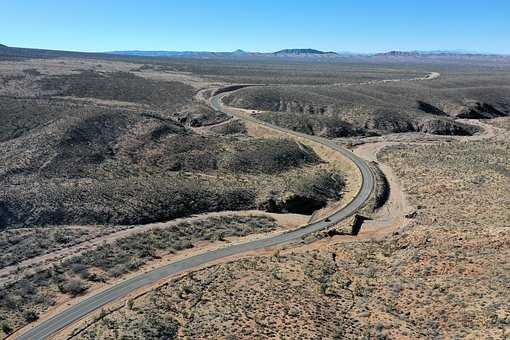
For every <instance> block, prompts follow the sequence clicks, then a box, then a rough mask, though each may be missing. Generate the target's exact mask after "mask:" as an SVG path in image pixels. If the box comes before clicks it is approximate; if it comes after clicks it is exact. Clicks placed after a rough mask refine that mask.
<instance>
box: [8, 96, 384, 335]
mask: <svg viewBox="0 0 510 340" xmlns="http://www.w3.org/2000/svg"><path fill="white" fill-rule="evenodd" d="M235 89H236V88H232V89H230V90H235ZM226 92H227V91H223V92H222V93H220V94H217V95H215V96H214V97H213V98H212V99H211V106H212V107H213V108H214V109H216V110H218V111H222V112H224V113H227V114H229V115H233V116H236V117H238V118H240V119H243V120H247V121H250V122H253V123H257V124H261V125H264V126H266V127H268V128H271V129H274V130H277V131H281V132H284V133H287V134H292V135H295V136H299V137H301V138H306V139H309V140H312V141H314V142H316V143H320V144H322V145H325V146H327V147H329V148H331V149H333V150H335V151H337V152H339V153H341V154H342V155H343V156H345V157H347V158H349V159H350V160H352V161H353V162H354V164H356V166H357V167H358V168H359V170H360V172H361V175H362V184H361V188H360V190H359V192H358V194H357V195H356V197H355V198H354V199H353V200H352V201H351V202H350V203H349V204H347V205H346V206H345V207H343V208H342V209H340V210H338V211H336V212H335V213H333V214H332V215H330V216H328V217H327V218H324V219H322V220H320V221H317V222H314V223H311V224H308V225H306V226H303V227H301V228H299V229H296V230H292V231H289V232H286V233H282V234H279V235H276V236H273V237H268V238H265V239H258V240H255V241H250V242H246V243H240V244H235V245H231V246H228V247H225V248H221V249H217V250H213V251H210V252H207V253H203V254H199V255H194V256H191V257H188V258H185V259H182V260H179V261H176V262H173V263H170V264H167V265H165V266H163V267H159V268H157V269H154V270H151V271H149V272H146V273H142V274H140V275H138V276H135V277H132V278H130V279H127V280H125V281H122V282H120V283H118V284H115V285H113V286H111V287H109V288H108V289H106V290H104V291H101V292H99V293H97V294H95V295H92V296H91V297H89V298H87V299H85V300H83V301H81V302H79V303H77V304H74V305H72V306H70V307H69V308H67V309H65V310H63V311H62V312H60V313H58V314H56V315H54V316H53V317H51V318H49V319H47V320H44V321H42V322H41V323H39V324H37V325H35V326H34V327H33V328H32V329H30V330H27V331H26V332H25V333H24V334H20V335H18V336H17V339H22V340H28V339H30V340H40V339H47V338H49V337H50V336H51V335H52V334H54V333H56V332H58V331H59V330H61V329H63V328H64V327H66V326H68V325H70V324H72V323H73V322H75V321H77V320H79V319H81V318H83V317H84V316H86V315H87V314H89V313H91V312H93V311H95V310H97V309H98V308H101V307H102V306H104V305H106V304H108V303H110V302H112V301H115V300H118V299H120V298H122V297H124V296H126V295H127V294H129V293H131V292H133V291H135V290H137V289H139V288H141V287H143V286H146V285H150V284H153V283H155V282H157V281H159V280H161V279H163V278H166V277H168V276H171V275H174V274H178V273H181V272H184V271H187V270H190V269H193V268H197V267H199V266H202V265H205V264H207V263H210V262H212V261H216V260H219V259H222V258H225V257H228V256H232V255H237V254H241V253H245V252H249V251H254V250H257V249H262V248H267V247H272V246H276V245H282V244H286V243H290V242H293V241H296V240H299V239H301V238H302V237H303V236H306V235H308V234H310V233H313V232H316V231H319V230H321V229H324V228H327V227H329V226H331V225H334V224H336V223H338V222H339V221H342V220H344V219H345V218H347V217H349V216H351V215H352V214H354V213H355V212H356V211H357V210H358V209H360V208H361V207H363V205H364V204H365V202H366V201H367V200H368V199H369V197H370V194H371V193H372V191H373V188H374V186H375V181H374V177H373V174H372V172H371V170H370V168H369V167H368V165H367V164H366V163H365V162H364V161H363V160H362V159H361V158H359V157H358V156H356V155H354V154H353V153H352V152H350V151H349V150H347V149H344V148H342V147H340V146H338V145H336V144H335V143H334V142H331V141H328V140H326V139H323V138H320V137H317V136H310V135H305V134H302V133H299V132H295V131H291V130H287V129H284V128H281V127H278V126H275V125H271V124H269V123H266V122H262V121H259V120H257V119H255V118H253V117H246V116H244V115H241V114H239V113H237V112H236V109H234V108H229V107H226V106H224V105H223V103H222V101H221V99H222V97H223V96H224V95H225V94H226Z"/></svg>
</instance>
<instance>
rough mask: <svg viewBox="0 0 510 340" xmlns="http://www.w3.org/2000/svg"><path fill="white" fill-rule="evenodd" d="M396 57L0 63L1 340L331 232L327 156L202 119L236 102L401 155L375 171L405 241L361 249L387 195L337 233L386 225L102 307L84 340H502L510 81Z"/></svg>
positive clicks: (49, 55) (8, 53)
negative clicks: (317, 227)
mask: <svg viewBox="0 0 510 340" xmlns="http://www.w3.org/2000/svg"><path fill="white" fill-rule="evenodd" d="M235 53H237V54H243V53H244V52H242V51H237V52H235ZM282 53H283V54H296V53H297V54H302V53H304V54H314V53H315V54H316V52H314V51H292V50H289V51H284V52H282ZM320 55H322V54H320ZM402 57H405V58H408V57H410V56H401V55H400V54H395V55H387V56H374V59H373V60H371V61H370V62H367V61H366V60H365V61H360V60H358V59H342V58H339V59H338V60H337V58H336V57H335V58H334V59H335V60H330V59H329V57H328V55H327V54H326V55H325V59H324V60H322V61H321V62H310V61H303V60H300V59H299V58H296V59H292V58H286V57H282V58H281V59H278V58H275V59H271V60H263V61H261V60H248V59H236V60H231V59H221V58H216V59H210V60H208V59H204V60H190V59H186V58H180V59H173V58H147V57H137V56H114V55H100V54H83V53H72V52H55V51H45V50H29V49H13V48H8V47H2V46H0V119H1V121H2V124H1V125H0V164H1V165H0V185H1V186H2V189H3V190H1V191H0V245H2V249H3V250H4V252H3V254H2V255H0V270H4V272H5V273H8V276H9V277H8V278H6V277H5V275H4V276H2V277H1V279H2V282H7V283H6V284H5V285H3V286H2V289H1V290H0V337H4V336H5V335H7V334H10V333H12V332H13V331H15V330H16V329H18V328H19V327H21V326H23V325H26V324H28V323H31V322H34V321H36V320H38V318H44V317H47V316H48V315H49V314H48V313H52V312H54V311H55V310H58V309H59V308H62V307H63V306H66V305H67V304H70V303H73V302H75V301H77V299H80V298H81V297H82V296H83V295H84V294H89V293H92V292H95V291H96V290H97V289H102V288H105V287H108V286H110V285H112V284H114V283H115V282H120V281H122V280H124V279H125V278H127V277H129V276H130V275H135V274H136V273H139V272H141V271H145V270H148V269H149V268H152V267H157V266H162V265H164V264H167V263H170V262H172V261H175V260H176V259H177V258H181V257H186V256H191V255H193V254H196V253H197V252H198V253H199V252H201V251H207V250H209V249H214V247H223V246H224V245H225V244H226V243H230V242H239V241H240V240H244V241H245V240H246V239H249V238H250V237H253V238H256V237H262V234H264V235H265V234H267V233H280V232H284V230H286V229H288V228H295V227H298V226H299V225H301V224H303V223H306V222H304V221H308V220H314V219H317V218H322V217H321V216H322V215H321V213H318V214H316V212H317V211H318V210H320V209H322V208H326V209H323V210H322V213H324V211H326V212H327V211H330V210H328V209H333V208H335V207H336V204H343V203H345V202H344V201H343V200H345V199H350V198H352V197H353V196H354V195H355V194H356V192H354V191H355V190H353V189H352V188H354V187H355V185H354V184H355V179H354V178H352V177H354V176H352V177H349V176H348V175H347V174H348V173H349V174H350V172H346V171H345V169H346V168H345V167H342V164H340V163H341V162H336V163H335V162H333V161H330V159H329V158H328V157H327V152H325V151H324V150H320V149H318V148H317V149H312V148H310V147H309V146H307V145H305V144H303V143H302V142H301V141H296V140H291V139H287V138H280V137H276V136H275V135H274V134H271V133H268V132H267V131H264V130H263V129H261V130H257V129H256V127H254V126H253V125H250V124H248V123H245V122H243V121H241V120H239V119H233V118H230V117H228V116H227V115H226V114H224V113H221V112H217V111H214V110H213V109H211V108H210V107H209V106H208V105H207V98H208V97H209V96H210V95H211V94H212V93H214V91H215V90H216V89H217V88H218V87H219V86H221V85H226V84H271V85H269V86H264V87H246V88H242V89H240V90H238V91H236V92H234V93H232V94H231V95H229V96H227V97H226V102H227V103H228V104H230V105H233V106H238V107H240V108H245V109H247V111H246V113H247V114H252V115H254V116H255V117H257V118H259V119H262V120H264V121H268V122H271V123H274V124H276V125H280V126H284V127H287V128H290V129H292V130H296V131H301V132H304V133H307V134H311V135H319V136H324V137H327V138H331V139H335V140H336V141H337V142H338V143H341V144H342V145H347V146H351V145H359V144H361V143H370V142H373V141H378V142H381V141H382V143H383V142H384V140H385V138H388V140H391V141H393V144H392V145H393V146H391V147H389V148H386V149H384V150H383V151H382V152H380V153H379V154H378V155H377V156H378V157H375V153H374V160H375V159H376V158H377V162H373V163H371V166H372V167H373V168H374V170H375V171H376V176H377V181H378V183H386V185H389V183H390V182H391V184H394V183H395V180H398V181H399V182H401V183H400V184H401V186H402V188H403V189H404V191H405V195H404V194H403V193H402V195H404V196H407V200H408V201H409V205H410V206H411V208H412V211H407V210H406V211H405V214H406V216H400V215H403V214H402V212H403V210H402V209H401V210H402V211H400V210H399V211H398V213H400V215H399V216H396V217H398V219H396V220H397V221H400V220H402V219H404V218H405V221H406V223H402V224H398V225H396V226H395V228H393V229H392V228H387V229H384V230H383V231H382V234H378V233H377V232H378V231H377V230H375V231H373V233H372V234H370V233H369V232H368V233H367V232H366V230H363V228H364V227H365V228H368V227H367V225H371V226H374V225H376V226H377V223H378V222H377V216H379V215H383V216H384V214H385V212H384V211H385V210H389V209H391V207H388V206H387V205H385V204H384V202H386V199H387V198H388V195H389V196H391V195H392V192H391V191H392V188H391V185H390V188H389V192H388V189H387V187H386V188H385V189H384V190H382V189H380V188H378V189H377V190H376V192H375V193H374V196H373V198H372V200H371V201H370V202H369V204H368V205H367V207H365V208H367V210H371V211H370V212H367V211H365V210H363V211H360V212H358V213H359V214H364V215H366V216H361V215H359V216H354V217H352V220H349V221H347V222H346V223H347V224H349V223H351V222H352V221H358V222H359V224H362V223H363V220H364V219H365V218H367V217H368V218H372V217H373V218H374V220H373V221H367V222H366V224H362V225H361V228H362V229H361V234H360V235H361V236H359V237H358V236H353V235H350V233H344V232H341V231H342V230H343V229H342V228H343V225H340V226H335V227H334V228H332V229H331V230H329V231H326V232H323V233H318V234H314V235H311V236H309V237H308V238H306V239H303V240H302V242H300V243H298V244H295V245H292V246H285V247H282V248H279V249H271V250H270V251H269V252H260V253H257V254H250V256H246V257H242V258H232V259H230V261H229V262H226V263H219V264H218V263H215V264H212V265H211V266H209V267H206V268H201V269H200V270H197V271H195V272H192V273H188V274H185V275H183V276H181V277H177V278H173V279H171V280H169V281H168V282H165V283H163V284H162V285H159V286H158V287H154V289H151V290H150V291H147V292H143V294H141V295H139V296H137V297H133V296H132V297H130V298H129V299H128V300H127V301H126V303H125V305H124V301H120V302H119V303H121V305H120V309H119V308H118V309H116V310H113V311H110V310H109V307H105V310H104V311H103V312H99V313H98V315H96V316H93V318H97V320H95V321H97V322H93V323H92V324H91V325H90V326H89V327H87V328H86V329H85V330H83V331H80V332H79V334H77V338H83V339H112V338H136V339H151V338H152V339H154V338H176V337H177V338H211V337H213V338H231V339H234V338H246V339H248V338H249V339H252V338H305V339H307V338H353V339H354V338H356V339H357V338H408V339H417V338H424V339H425V338H494V339H499V338H502V339H503V338H506V337H508V336H509V334H510V331H509V324H510V319H509V318H510V310H509V309H508V305H509V304H510V301H509V300H508V294H507V290H508V284H509V283H508V280H509V275H508V273H509V271H510V268H508V264H507V262H508V261H507V258H508V256H509V255H510V254H508V249H510V247H508V246H509V243H510V240H509V238H508V235H509V234H508V228H509V225H508V221H509V220H510V216H509V215H508V211H509V208H510V203H509V198H508V192H509V188H510V183H509V176H508V174H509V172H510V168H509V163H508V159H509V153H510V151H509V150H510V149H509V148H510V145H509V143H508V140H509V139H508V134H504V132H503V131H508V129H510V125H509V121H508V118H509V113H510V104H509V103H510V97H509V93H510V92H509V91H508V90H509V86H510V85H509V84H510V78H509V77H510V73H509V72H508V69H507V68H505V67H503V66H501V65H500V64H494V63H492V64H490V65H489V64H485V62H484V63H477V62H476V60H471V61H470V62H469V63H466V64H452V63H435V62H434V60H435V59H434V58H432V57H427V58H423V59H426V60H427V61H426V63H402V62H399V60H400V58H402ZM411 57H412V58H415V57H417V58H422V57H421V56H411ZM381 58H382V59H381ZM441 58H442V57H441ZM326 59H327V60H326ZM389 59H392V60H393V59H394V60H393V61H389V62H388V60H389ZM473 63H475V64H476V65H475V64H473ZM431 70H435V71H437V72H434V73H430V72H431ZM439 75H440V76H439ZM470 119H476V120H470ZM480 119H481V120H483V122H482V121H479V120H480ZM487 127H490V128H491V129H490V131H489V132H490V133H488V132H487V131H485V129H486V128H487ZM344 137H348V138H344ZM399 141H404V142H405V143H404V144H399ZM431 141H434V142H433V143H431ZM424 143H426V144H424ZM381 164H383V165H384V167H386V168H391V169H392V172H393V173H394V176H393V178H392V181H390V182H388V181H385V177H384V173H383V172H381V170H380V169H384V167H382V166H380V165H381ZM353 183H354V184H353ZM397 196H398V195H397ZM391 197H393V196H391ZM393 203H395V202H393ZM396 203H399V202H396ZM405 208H406V209H407V208H408V207H407V206H406V207H405ZM373 209H376V211H375V212H374V211H372V210H373ZM247 210H248V211H247ZM254 210H257V213H258V214H251V213H249V212H250V211H254ZM212 212H214V213H213V214H211V213H212ZM216 212H217V215H215V214H216ZM261 212H264V214H261ZM269 213H271V214H269ZM289 213H295V214H299V215H292V216H291V214H289ZM372 213H374V214H372ZM196 214H204V215H200V216H195V215H196ZM271 216H273V217H274V216H278V218H276V219H275V218H273V217H271ZM296 216H298V218H297V219H296V221H298V222H296V221H294V222H292V223H280V221H284V220H285V218H288V219H292V218H295V217H296ZM374 216H375V217H374ZM177 218H186V219H185V220H175V219H177ZM358 222H357V223H358ZM352 223H354V222H352ZM398 223H400V222H398ZM390 229H391V232H389V233H388V232H387V230H390ZM330 231H332V232H330ZM339 231H340V232H339ZM347 234H349V235H347ZM363 235H364V236H363ZM367 235H368V236H367ZM370 235H372V237H371V236H370ZM381 235H387V237H383V236H381ZM67 248H69V249H71V250H73V253H71V254H69V253H68V254H63V255H62V256H60V255H59V256H55V257H52V256H51V255H52V254H56V253H58V252H59V251H62V250H65V249H67ZM75 250H76V252H74V251H75ZM59 254H60V253H59ZM46 256H47V257H46ZM32 260H33V262H31V261H32ZM20 263H25V264H27V270H26V271H25V267H24V269H23V270H22V269H21V267H18V266H19V264H20ZM11 267H12V268H14V269H13V271H12V272H8V271H6V270H7V269H9V270H11V269H12V268H11ZM7 279H8V280H7ZM135 295H136V294H135ZM77 332H78V330H77Z"/></svg>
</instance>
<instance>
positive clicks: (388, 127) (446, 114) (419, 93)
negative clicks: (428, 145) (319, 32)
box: [226, 72, 510, 138]
mask: <svg viewBox="0 0 510 340" xmlns="http://www.w3.org/2000/svg"><path fill="white" fill-rule="evenodd" d="M509 83H510V78H509V75H508V73H502V74H499V73H498V74H496V73H492V74H490V73H489V74H480V75H470V74H464V73H460V72H459V73H453V72H452V73H451V74H446V75H442V76H441V77H440V78H439V79H437V80H433V81H406V80H402V81H391V82H384V81H382V82H377V81H376V82H373V83H371V84H366V85H356V84H351V85H349V86H346V85H328V86H266V87H247V88H243V89H240V90H238V91H236V92H235V93H232V94H231V95H229V96H228V97H227V98H226V100H227V102H228V103H229V104H230V105H233V106H236V107H240V108H249V109H254V110H258V111H261V112H258V113H256V116H257V117H258V118H260V119H262V120H265V121H267V122H271V123H273V124H277V125H280V126H283V127H286V128H290V129H293V130H296V131H300V132H304V133H308V134H313V135H320V136H325V137H330V138H336V137H349V136H373V135H381V134H388V133H395V132H424V133H430V134H438V135H472V134H473V133H475V132H476V131H477V129H476V128H473V127H470V126H466V125H465V124H463V123H460V122H457V121H456V119H460V118H471V119H473V118H475V119H480V118H483V119H492V118H497V117H504V116H508V115H509V114H510V106H509V105H508V103H509V102H510V98H509V96H508V93H510V92H509V91H508V84H509Z"/></svg>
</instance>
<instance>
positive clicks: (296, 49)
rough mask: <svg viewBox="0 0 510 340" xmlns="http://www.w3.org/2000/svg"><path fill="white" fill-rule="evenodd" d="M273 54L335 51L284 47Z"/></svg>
mask: <svg viewBox="0 0 510 340" xmlns="http://www.w3.org/2000/svg"><path fill="white" fill-rule="evenodd" d="M273 54H275V55H282V54H294V55H308V54H319V55H320V54H330V55H336V53H335V52H324V51H319V50H314V49H311V48H294V49H284V50H280V51H277V52H274V53H273Z"/></svg>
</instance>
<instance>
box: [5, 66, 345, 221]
mask: <svg viewBox="0 0 510 340" xmlns="http://www.w3.org/2000/svg"><path fill="white" fill-rule="evenodd" d="M34 66H37V65H34ZM121 66H122V64H121ZM121 66H118V68H122V67H121ZM29 70H30V71H27V69H23V71H21V73H20V74H17V75H14V74H13V75H9V77H8V79H7V78H6V77H4V78H3V79H4V81H5V82H6V83H7V86H6V87H5V88H4V89H3V91H4V94H5V96H3V97H0V116H1V117H2V121H3V122H4V124H2V127H1V128H0V141H1V143H0V151H1V154H2V156H0V158H1V162H2V165H3V166H2V167H1V168H0V181H1V182H2V186H3V187H4V188H5V190H3V191H2V193H1V194H0V211H1V215H0V228H12V227H20V226H24V227H26V226H44V225H66V224H144V223H150V222H157V221H165V220H169V219H172V218H177V217H182V216H187V215H190V214H194V213H201V212H208V211H222V210H240V209H241V210H242V209H257V208H260V209H267V210H270V211H291V212H300V209H304V208H302V207H303V205H304V204H305V205H306V202H308V203H310V204H311V205H312V206H313V207H314V208H320V207H323V206H325V205H326V204H327V202H328V201H329V200H334V199H337V198H338V197H340V195H341V192H342V186H341V182H338V185H336V186H335V188H334V189H333V190H329V188H328V190H326V191H321V192H319V191H316V190H315V189H313V188H314V187H315V186H317V187H321V186H327V185H328V183H321V181H322V178H323V177H325V176H326V177H327V174H328V173H330V172H335V170H334V169H331V168H328V166H327V165H326V164H324V162H322V161H321V160H320V159H319V157H318V156H317V155H315V153H314V152H313V150H311V149H309V148H307V147H305V146H304V145H301V144H298V143H295V142H291V141H289V140H283V139H257V138H252V137H249V136H247V135H245V134H242V133H237V134H236V133H235V131H234V133H233V134H232V133H229V132H228V130H225V131H226V132H222V131H221V129H222V128H223V129H225V128H226V129H228V125H227V126H223V127H222V126H221V125H220V126H219V127H218V128H219V129H220V130H219V133H215V132H214V130H211V131H212V133H206V134H204V133H202V131H198V130H196V131H195V130H194V129H195V128H200V127H207V126H210V125H216V124H219V123H224V122H226V121H227V120H228V117H227V116H226V115H225V114H222V113H218V112H215V111H213V110H211V109H210V108H209V107H208V106H205V105H204V104H201V103H198V102H195V101H193V96H194V94H195V93H196V92H197V91H196V89H195V88H194V87H193V86H190V85H189V84H187V83H183V82H177V81H171V82H167V81H160V80H153V79H148V78H146V77H141V76H138V75H135V74H133V73H129V72H123V71H122V72H121V71H116V72H108V71H105V70H101V71H96V70H95V69H94V70H78V71H72V72H71V73H69V74H50V75H45V73H43V72H47V71H46V70H44V69H43V68H41V71H37V70H36V68H31V69H29ZM6 79H7V80H6ZM17 89H23V90H24V91H25V94H26V95H24V96H23V97H21V96H18V94H17V93H18V90H17ZM240 132H242V130H241V131H240ZM305 168H306V171H305V173H307V175H305V176H302V175H301V174H298V172H297V171H295V170H296V169H305ZM282 173H284V174H286V175H285V176H286V177H288V179H287V180H285V181H284V180H283V177H282V176H281V174H282ZM339 176H341V174H340V175H339ZM298 178H301V179H302V180H303V182H302V183H300V181H299V180H298ZM261 181H262V182H266V183H271V185H269V186H268V187H260V185H259V184H260V182H261ZM314 181H317V182H314ZM269 187H270V188H273V190H268V189H267V188H269ZM169 197H171V198H172V199H171V200H169V199H168V198H169ZM77 202H80V204H79V205H77ZM305 210H306V211H304V212H305V213H307V214H308V213H310V214H311V213H312V212H313V210H312V209H310V208H306V209H305Z"/></svg>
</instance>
